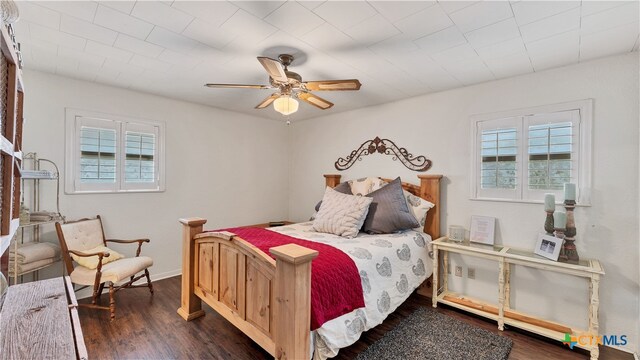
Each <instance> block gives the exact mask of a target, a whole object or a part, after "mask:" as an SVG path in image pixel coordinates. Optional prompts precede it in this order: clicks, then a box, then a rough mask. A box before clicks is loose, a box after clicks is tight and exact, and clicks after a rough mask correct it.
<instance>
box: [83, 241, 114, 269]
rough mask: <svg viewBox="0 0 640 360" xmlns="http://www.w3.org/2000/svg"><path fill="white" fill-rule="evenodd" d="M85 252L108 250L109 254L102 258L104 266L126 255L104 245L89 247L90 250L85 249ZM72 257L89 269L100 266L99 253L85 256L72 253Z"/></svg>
mask: <svg viewBox="0 0 640 360" xmlns="http://www.w3.org/2000/svg"><path fill="white" fill-rule="evenodd" d="M83 252H84V253H87V254H92V253H100V252H108V253H109V256H107V257H103V258H102V265H103V266H104V265H105V264H108V263H110V262H114V261H116V260H119V259H122V258H123V257H124V255H122V254H120V253H119V252H117V251H115V250H111V249H109V248H108V247H106V246H104V245H100V246H96V247H94V248H93V249H89V250H86V251H83ZM71 257H72V258H73V260H75V261H76V262H77V263H78V264H79V265H80V266H84V267H86V268H89V269H95V268H97V267H98V261H99V258H98V255H94V256H89V257H85V256H78V255H76V254H73V253H72V254H71Z"/></svg>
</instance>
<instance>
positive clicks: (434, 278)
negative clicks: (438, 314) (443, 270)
mask: <svg viewBox="0 0 640 360" xmlns="http://www.w3.org/2000/svg"><path fill="white" fill-rule="evenodd" d="M439 265H440V264H439V260H438V248H437V247H436V246H434V247H433V275H431V279H432V281H431V283H432V286H433V297H432V298H431V302H432V305H433V307H437V306H438V277H439V276H440V274H439V271H438V270H439V269H438V268H439V267H440V266H439Z"/></svg>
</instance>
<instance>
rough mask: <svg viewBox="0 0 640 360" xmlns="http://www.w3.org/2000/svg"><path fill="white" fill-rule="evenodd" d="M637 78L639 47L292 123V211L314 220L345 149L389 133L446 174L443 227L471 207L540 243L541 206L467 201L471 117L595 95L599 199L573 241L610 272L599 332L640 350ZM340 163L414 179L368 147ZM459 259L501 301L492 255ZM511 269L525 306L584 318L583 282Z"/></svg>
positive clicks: (470, 288)
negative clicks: (487, 258)
mask: <svg viewBox="0 0 640 360" xmlns="http://www.w3.org/2000/svg"><path fill="white" fill-rule="evenodd" d="M638 85H639V83H638V53H637V52H636V53H633V54H631V55H626V56H619V57H612V58H606V59H600V60H596V61H592V62H588V63H583V64H579V65H574V66H569V67H564V68H560V69H554V70H549V71H544V72H541V73H535V74H530V75H524V76H519V77H515V78H510V79H504V80H499V81H494V82H489V83H485V84H479V85H476V86H471V87H466V88H461V89H455V90H451V91H446V92H442V93H436V94H430V95H426V96H420V97H415V98H410V99H406V100H403V101H399V102H395V103H390V104H385V105H381V106H375V107H369V108H364V109H360V110H355V111H350V112H344V113H339V114H335V115H330V116H325V117H320V118H314V119H311V120H308V121H302V122H297V123H294V124H293V125H292V126H291V135H290V136H291V138H290V139H291V148H292V149H295V151H293V152H292V155H291V164H290V173H291V177H290V197H289V201H290V203H289V207H290V214H292V218H293V220H304V219H307V218H308V217H309V215H310V214H311V213H312V211H313V206H314V205H315V203H316V202H317V201H318V200H319V199H320V198H321V197H322V193H323V188H324V180H323V178H322V174H326V173H336V170H335V169H334V167H333V163H334V162H335V161H336V159H337V158H338V157H344V156H346V155H348V154H349V153H350V152H351V150H353V149H355V148H357V147H358V146H359V145H360V144H361V143H362V142H363V141H365V140H368V139H372V138H373V137H375V136H380V137H385V138H389V139H391V140H394V141H395V142H396V144H397V145H399V146H402V147H406V148H407V150H409V151H410V152H412V153H414V154H424V155H427V157H428V158H429V159H431V160H432V161H433V168H432V169H431V170H429V173H432V174H443V175H445V176H446V178H445V180H444V184H443V188H442V190H443V192H442V201H443V204H444V206H443V208H442V215H443V218H442V226H443V227H442V229H446V228H447V226H448V225H449V224H462V225H465V226H466V227H467V228H468V226H469V223H470V216H471V215H474V214H475V215H487V216H494V217H496V218H497V219H498V226H497V234H496V241H497V243H502V244H508V245H510V246H513V247H519V248H525V249H533V246H534V243H535V240H536V237H537V234H538V233H539V232H540V231H542V225H543V221H544V215H545V214H544V212H543V209H542V205H535V204H519V203H497V202H487V201H471V200H469V185H470V184H469V181H470V154H471V149H470V144H469V132H470V120H469V116H471V115H474V114H482V113H491V112H497V111H503V110H509V109H518V108H526V107H532V106H538V105H545V104H554V103H560V102H566V101H572V100H580V99H587V98H592V99H594V121H593V124H594V125H593V134H594V135H593V178H592V179H593V181H592V184H593V188H592V204H593V206H591V207H582V208H578V209H577V211H576V222H577V227H578V235H577V241H576V244H577V246H578V250H579V253H580V255H581V256H582V257H583V258H588V257H593V258H599V259H600V260H601V261H602V263H603V265H604V268H605V271H606V275H605V277H604V278H603V279H602V281H601V289H600V306H601V307H600V326H601V327H600V330H601V333H602V334H607V335H614V334H617V335H622V334H626V335H627V336H628V338H629V340H630V341H629V343H628V344H627V346H626V349H627V350H630V351H637V350H638V342H639V339H638V331H639V330H638V317H639V313H638V311H639V310H638V302H639V300H638V298H639V286H638V283H639V269H638V262H639V259H638V253H639V252H638V238H639V232H638V202H637V201H636V200H635V199H638V174H639V171H638V165H639V161H638V156H639V154H638V119H639V111H638V95H639V94H638ZM363 86H366V84H363ZM336 106H340V104H339V102H338V103H337V104H336ZM342 174H343V178H344V179H351V178H356V177H362V176H385V177H392V176H398V175H399V176H402V177H403V180H405V181H410V182H414V183H417V178H416V173H415V172H412V171H409V170H408V169H406V168H404V167H403V166H402V165H401V164H400V163H399V162H394V161H392V160H391V158H390V157H385V156H381V155H371V156H367V157H365V158H363V160H362V161H359V162H357V163H356V164H355V165H354V166H353V167H352V168H351V169H350V170H348V171H345V172H343V173H342ZM444 232H446V230H443V233H444ZM454 261H455V262H457V263H458V264H461V265H462V266H465V267H466V266H474V267H477V269H476V279H475V280H470V279H466V278H465V279H460V278H457V279H454V281H453V286H454V288H457V289H458V290H462V291H465V292H467V293H468V295H471V296H477V297H480V298H485V299H490V300H493V301H496V299H497V290H496V289H497V287H496V286H495V283H496V282H497V271H496V268H497V266H496V265H495V264H492V263H481V262H476V261H470V260H468V258H464V259H462V258H460V257H456V258H455V259H454ZM512 276H513V285H512V286H514V287H515V290H512V294H513V295H512V296H513V297H514V299H513V304H512V305H515V308H516V309H521V310H525V311H529V312H532V313H535V314H538V315H541V316H546V317H550V318H552V319H557V320H559V321H566V322H569V323H570V324H573V325H575V326H581V327H586V314H587V313H586V309H587V301H586V298H587V291H588V286H587V282H586V281H584V280H576V278H571V277H560V276H554V275H550V274H549V273H543V272H536V271H531V270H527V269H523V268H521V267H519V268H517V269H516V271H515V273H514V274H513V275H512Z"/></svg>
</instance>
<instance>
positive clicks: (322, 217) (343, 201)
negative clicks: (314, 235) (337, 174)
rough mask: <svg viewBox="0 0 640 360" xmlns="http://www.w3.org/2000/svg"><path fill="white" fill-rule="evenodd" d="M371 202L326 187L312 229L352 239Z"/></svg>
mask: <svg viewBox="0 0 640 360" xmlns="http://www.w3.org/2000/svg"><path fill="white" fill-rule="evenodd" d="M371 201H373V198H370V197H364V196H354V195H346V194H341V193H339V192H337V191H335V190H333V189H332V188H330V187H327V189H326V190H325V192H324V197H323V198H322V206H320V210H318V213H317V214H316V218H315V220H313V226H312V228H313V230H314V231H317V232H324V233H329V234H335V235H339V236H344V237H346V238H349V239H351V238H354V237H356V236H358V232H359V231H360V228H361V227H362V224H363V223H364V219H365V218H366V217H367V212H369V205H371Z"/></svg>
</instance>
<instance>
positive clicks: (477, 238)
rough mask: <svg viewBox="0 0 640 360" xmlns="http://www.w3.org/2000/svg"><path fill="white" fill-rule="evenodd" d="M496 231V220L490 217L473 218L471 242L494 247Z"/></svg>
mask: <svg viewBox="0 0 640 360" xmlns="http://www.w3.org/2000/svg"><path fill="white" fill-rule="evenodd" d="M495 231H496V218H494V217H489V216H476V215H473V216H471V230H470V236H469V240H470V241H473V242H477V243H481V244H488V245H493V242H494V240H495Z"/></svg>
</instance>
